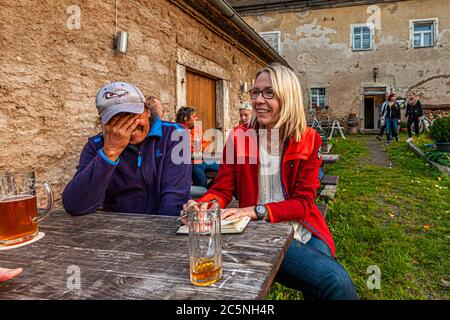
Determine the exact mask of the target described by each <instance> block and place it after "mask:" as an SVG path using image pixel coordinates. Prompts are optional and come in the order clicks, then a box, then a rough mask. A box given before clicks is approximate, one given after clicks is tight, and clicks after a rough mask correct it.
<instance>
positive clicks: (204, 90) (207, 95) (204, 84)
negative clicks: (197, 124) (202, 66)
mask: <svg viewBox="0 0 450 320" xmlns="http://www.w3.org/2000/svg"><path fill="white" fill-rule="evenodd" d="M186 104H187V105H188V106H190V107H194V108H195V110H196V111H197V115H198V118H199V120H201V121H202V129H203V132H205V131H206V130H208V129H210V128H215V127H216V80H214V79H211V78H208V77H205V76H202V75H199V74H196V73H193V72H190V71H187V70H186Z"/></svg>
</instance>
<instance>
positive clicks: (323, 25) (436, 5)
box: [244, 0, 450, 120]
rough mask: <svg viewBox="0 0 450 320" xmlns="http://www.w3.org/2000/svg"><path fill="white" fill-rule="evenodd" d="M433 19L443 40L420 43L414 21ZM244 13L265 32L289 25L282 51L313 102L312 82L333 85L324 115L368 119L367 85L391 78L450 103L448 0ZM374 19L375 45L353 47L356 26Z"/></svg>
mask: <svg viewBox="0 0 450 320" xmlns="http://www.w3.org/2000/svg"><path fill="white" fill-rule="evenodd" d="M285 11H287V10H285ZM428 18H438V41H437V45H436V46H435V47H433V48H420V49H414V48H412V47H411V44H410V20H411V19H428ZM244 19H245V21H246V22H247V23H249V24H250V25H251V26H252V27H253V28H254V29H255V30H256V31H258V32H269V31H280V32H281V55H282V56H283V57H284V58H285V59H286V60H287V61H288V62H289V64H290V65H291V66H292V67H293V68H294V69H295V71H296V72H297V75H298V76H299V78H300V81H301V84H302V86H303V90H304V100H305V103H306V105H309V91H308V89H309V88H311V87H325V88H326V89H327V91H328V92H327V94H328V102H329V109H328V110H327V111H325V112H324V114H325V115H328V116H329V117H330V118H338V119H342V118H344V117H347V116H348V115H349V114H350V113H356V114H357V115H358V117H359V118H360V120H362V117H363V115H362V113H363V87H364V86H372V85H386V86H387V87H389V89H391V90H393V91H395V92H396V93H398V94H399V95H400V96H405V94H406V93H407V92H408V91H410V90H415V91H416V92H417V93H418V94H419V97H420V99H421V100H422V102H424V103H425V104H426V105H427V106H428V107H432V108H450V2H449V1H448V0H410V1H399V2H394V3H378V4H375V5H360V6H348V7H343V8H328V9H317V10H309V11H290V12H265V13H258V14H248V15H246V16H244ZM367 22H372V23H374V24H375V32H374V49H373V50H370V51H352V49H351V36H350V25H351V24H359V23H367ZM374 67H377V68H378V70H379V74H378V77H377V80H376V83H374V80H373V72H372V70H373V68H374Z"/></svg>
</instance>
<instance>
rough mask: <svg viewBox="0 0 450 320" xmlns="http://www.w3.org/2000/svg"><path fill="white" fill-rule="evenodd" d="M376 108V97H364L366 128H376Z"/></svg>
mask: <svg viewBox="0 0 450 320" xmlns="http://www.w3.org/2000/svg"><path fill="white" fill-rule="evenodd" d="M374 110H375V98H374V97H364V128H366V129H374V128H375V121H374V117H373V116H374Z"/></svg>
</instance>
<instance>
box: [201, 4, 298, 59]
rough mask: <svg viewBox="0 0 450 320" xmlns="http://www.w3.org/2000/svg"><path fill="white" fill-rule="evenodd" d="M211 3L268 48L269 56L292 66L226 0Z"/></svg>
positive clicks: (255, 40)
mask: <svg viewBox="0 0 450 320" xmlns="http://www.w3.org/2000/svg"><path fill="white" fill-rule="evenodd" d="M209 3H210V4H211V5H213V6H214V7H216V8H217V9H218V10H219V11H220V13H221V14H223V15H224V16H226V17H227V18H228V19H229V20H231V21H232V22H233V23H234V24H235V25H237V26H238V27H239V28H240V29H241V30H242V31H243V32H244V33H245V34H246V35H247V36H249V37H250V39H252V40H253V41H254V42H256V44H257V45H258V46H259V47H260V48H261V49H264V50H266V52H267V53H268V54H269V56H270V57H271V58H272V59H273V60H274V61H276V62H279V63H281V64H284V65H285V66H287V67H289V68H290V65H289V63H288V62H287V61H286V60H285V59H284V58H283V57H282V56H280V54H279V53H278V52H276V51H275V50H274V49H273V48H272V46H270V45H269V44H268V43H267V42H266V41H265V40H264V39H263V38H262V37H261V36H260V35H259V34H258V33H257V32H256V31H255V30H254V29H253V28H251V27H250V26H249V25H248V24H247V23H246V22H245V21H244V20H243V19H242V18H241V16H240V15H239V14H238V13H237V12H236V11H235V10H234V9H233V8H232V7H231V6H230V5H229V4H228V3H226V2H225V1H223V0H209Z"/></svg>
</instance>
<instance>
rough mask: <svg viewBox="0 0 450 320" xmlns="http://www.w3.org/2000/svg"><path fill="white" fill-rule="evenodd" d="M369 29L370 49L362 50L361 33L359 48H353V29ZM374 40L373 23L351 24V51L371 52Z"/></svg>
mask: <svg viewBox="0 0 450 320" xmlns="http://www.w3.org/2000/svg"><path fill="white" fill-rule="evenodd" d="M364 27H365V28H369V34H370V47H369V48H363V38H362V35H363V33H361V48H360V49H357V48H355V41H354V40H355V33H354V29H355V28H364ZM374 38H375V26H374V24H373V23H356V24H351V25H350V46H351V48H352V51H370V50H373V49H374V47H375V45H374Z"/></svg>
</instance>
